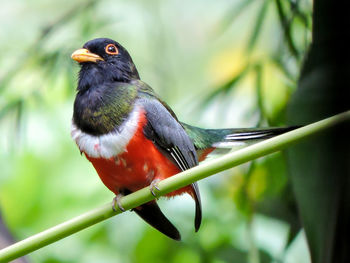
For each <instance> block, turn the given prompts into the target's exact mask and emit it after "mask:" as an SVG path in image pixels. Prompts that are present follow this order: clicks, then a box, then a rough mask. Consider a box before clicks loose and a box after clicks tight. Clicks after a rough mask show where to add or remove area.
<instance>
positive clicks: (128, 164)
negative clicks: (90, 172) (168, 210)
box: [71, 38, 292, 240]
mask: <svg viewBox="0 0 350 263" xmlns="http://www.w3.org/2000/svg"><path fill="white" fill-rule="evenodd" d="M71 58H72V59H73V60H75V61H76V62H78V63H79V65H80V71H79V76H78V83H77V91H76V97H75V101H74V106H73V118H72V124H71V136H72V138H73V140H74V141H75V143H76V144H77V146H78V148H79V150H80V153H81V154H83V155H85V156H86V158H87V159H88V160H89V161H90V162H91V163H92V165H93V167H94V168H95V170H96V172H97V174H98V175H99V177H100V179H101V181H102V182H103V184H104V185H105V186H106V187H107V188H108V189H109V190H110V191H112V192H113V193H114V194H115V196H116V197H115V198H114V202H113V203H114V205H113V207H116V205H118V206H119V208H120V209H121V210H124V209H123V207H122V206H121V203H120V197H121V196H124V195H128V194H130V193H132V192H135V191H137V190H139V189H141V188H144V187H149V188H150V191H151V193H152V194H153V195H155V193H156V190H157V189H158V187H157V184H158V182H159V181H160V180H163V179H165V178H168V177H171V176H173V175H175V174H177V173H179V172H181V171H184V170H187V169H190V168H192V167H194V166H197V165H198V163H199V162H200V161H203V160H204V159H205V158H206V157H207V156H208V155H209V154H210V153H212V152H213V151H214V150H215V149H219V148H222V149H225V148H230V147H232V146H233V145H237V144H245V143H247V142H251V141H259V140H264V139H268V138H271V137H273V136H276V135H279V134H282V133H284V132H287V131H289V130H291V129H292V128H290V127H277V128H258V129H257V128H245V129H237V128H236V129H203V128H199V127H195V126H192V125H189V124H186V123H183V122H180V121H179V120H178V118H177V117H176V115H175V113H174V112H173V111H172V109H171V108H170V107H169V106H168V105H167V104H166V102H164V101H163V100H162V99H161V98H160V97H159V96H158V95H157V94H156V93H155V92H154V90H153V89H152V88H151V87H150V86H149V85H148V84H146V83H145V82H143V81H142V80H141V79H140V76H139V73H138V71H137V69H136V66H135V64H134V62H133V60H132V58H131V56H130V54H129V53H128V51H127V50H126V49H125V48H124V47H123V46H122V45H120V44H119V43H118V42H116V41H114V40H112V39H109V38H96V39H93V40H90V41H88V42H86V43H85V44H84V45H83V47H82V48H80V49H77V50H76V51H74V52H73V53H72V55H71ZM184 193H186V194H189V195H190V196H191V197H192V198H193V199H194V201H195V218H194V226H195V231H196V232H197V231H198V230H199V228H200V225H201V222H202V205H201V197H200V192H199V187H198V184H197V182H195V183H192V184H190V185H188V186H186V187H183V188H181V189H179V190H176V191H173V192H171V193H169V194H167V195H166V197H173V196H178V195H182V194H184ZM133 211H134V212H135V213H136V214H137V215H138V216H140V217H141V218H142V219H143V220H144V221H146V222H147V223H148V224H150V225H151V226H152V227H154V228H155V229H157V230H158V231H160V232H161V233H163V234H165V235H166V236H168V237H169V238H171V239H173V240H181V235H180V232H179V231H178V229H177V228H176V227H175V226H174V225H173V224H172V223H171V222H170V220H169V219H168V218H167V217H166V216H165V215H164V214H163V212H162V211H161V210H160V208H159V206H158V205H157V202H156V200H153V201H150V202H148V203H146V204H143V205H141V206H139V207H137V208H134V209H133Z"/></svg>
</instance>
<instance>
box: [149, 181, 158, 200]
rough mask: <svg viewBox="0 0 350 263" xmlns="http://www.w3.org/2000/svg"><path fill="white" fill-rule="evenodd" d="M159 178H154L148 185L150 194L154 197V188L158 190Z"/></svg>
mask: <svg viewBox="0 0 350 263" xmlns="http://www.w3.org/2000/svg"><path fill="white" fill-rule="evenodd" d="M159 181H160V179H154V180H153V181H152V182H151V184H150V185H149V190H150V191H151V194H152V195H153V196H154V197H157V195H156V193H155V189H156V190H158V191H160V189H159V187H158V183H159Z"/></svg>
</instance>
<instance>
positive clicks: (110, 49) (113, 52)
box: [105, 44, 118, 55]
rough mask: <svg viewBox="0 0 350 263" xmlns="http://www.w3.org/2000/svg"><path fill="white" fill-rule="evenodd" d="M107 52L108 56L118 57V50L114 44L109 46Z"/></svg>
mask: <svg viewBox="0 0 350 263" xmlns="http://www.w3.org/2000/svg"><path fill="white" fill-rule="evenodd" d="M105 51H106V53H107V54H110V55H117V54H118V49H117V47H116V46H115V45H114V44H108V45H107V46H106V48H105Z"/></svg>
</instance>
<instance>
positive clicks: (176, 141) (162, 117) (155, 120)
mask: <svg viewBox="0 0 350 263" xmlns="http://www.w3.org/2000/svg"><path fill="white" fill-rule="evenodd" d="M141 100H142V101H141V103H142V107H143V108H144V109H145V111H146V118H147V125H146V127H145V128H144V134H145V136H146V138H148V139H149V140H151V141H152V142H153V143H154V144H155V146H156V147H157V148H158V149H159V150H160V151H161V152H162V153H163V154H164V155H165V156H167V158H168V159H169V160H171V161H172V162H173V163H174V164H175V165H177V166H178V167H179V169H180V170H181V171H184V170H187V169H189V168H191V167H194V166H196V165H197V164H198V158H197V153H196V150H195V147H194V145H193V142H192V141H191V139H190V138H189V136H188V135H187V133H186V131H185V130H184V128H183V127H182V125H181V124H180V123H179V122H178V121H177V120H176V119H175V118H174V116H173V115H172V114H171V113H170V112H169V111H168V109H167V108H165V107H164V105H163V104H162V103H160V102H159V101H158V100H156V99H141ZM191 187H192V192H193V194H192V196H193V198H194V200H195V202H196V216H195V229H196V231H198V229H199V227H200V224H201V221H202V207H201V200H200V194H199V189H198V185H197V183H193V184H192V185H191Z"/></svg>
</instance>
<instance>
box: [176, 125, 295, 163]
mask: <svg viewBox="0 0 350 263" xmlns="http://www.w3.org/2000/svg"><path fill="white" fill-rule="evenodd" d="M182 125H183V127H184V128H185V130H186V132H187V134H188V135H189V137H190V138H191V139H192V141H193V143H194V145H195V147H196V150H197V153H198V158H199V160H200V161H202V160H203V159H205V157H206V156H207V155H208V154H209V153H210V152H212V151H213V150H215V149H216V148H221V149H222V148H232V147H235V146H241V145H246V144H252V143H255V142H258V141H262V140H266V139H269V138H272V137H274V136H277V135H280V134H283V133H285V132H288V131H291V130H294V129H296V128H298V127H281V128H280V127H279V128H244V129H202V128H198V127H194V126H191V125H188V124H185V123H182Z"/></svg>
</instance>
